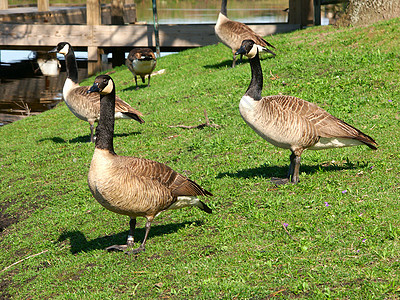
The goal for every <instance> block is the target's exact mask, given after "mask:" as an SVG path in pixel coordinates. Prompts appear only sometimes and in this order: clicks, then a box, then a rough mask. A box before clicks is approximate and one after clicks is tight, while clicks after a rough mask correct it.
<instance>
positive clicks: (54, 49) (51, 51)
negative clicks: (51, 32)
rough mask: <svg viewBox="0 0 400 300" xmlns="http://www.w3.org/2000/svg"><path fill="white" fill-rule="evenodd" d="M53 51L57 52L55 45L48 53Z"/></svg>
mask: <svg viewBox="0 0 400 300" xmlns="http://www.w3.org/2000/svg"><path fill="white" fill-rule="evenodd" d="M54 52H58V51H57V47H55V48H54V49H51V50H50V51H49V52H48V53H54Z"/></svg>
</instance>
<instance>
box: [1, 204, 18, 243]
mask: <svg viewBox="0 0 400 300" xmlns="http://www.w3.org/2000/svg"><path fill="white" fill-rule="evenodd" d="M10 205H11V203H10V202H4V203H0V238H1V237H2V235H3V234H4V230H5V229H6V228H7V227H8V226H10V225H12V224H14V223H17V222H18V220H19V216H18V215H10V214H8V213H6V212H5V211H6V210H7V208H8V207H9V206H10Z"/></svg>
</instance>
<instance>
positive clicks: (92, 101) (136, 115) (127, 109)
mask: <svg viewBox="0 0 400 300" xmlns="http://www.w3.org/2000/svg"><path fill="white" fill-rule="evenodd" d="M89 88H90V87H89V86H80V87H77V88H75V89H73V93H75V94H76V95H79V96H82V97H84V98H85V99H86V102H87V104H88V105H89V106H91V107H92V109H93V111H95V112H96V114H97V115H98V116H100V94H99V93H97V92H92V93H90V94H88V93H87V91H88V90H89ZM115 112H116V113H118V112H120V113H123V114H125V115H127V116H128V117H130V118H131V119H135V120H136V121H138V122H139V123H144V120H143V119H142V118H141V116H143V114H142V113H141V112H140V111H138V110H136V109H134V108H133V107H132V106H130V105H129V104H128V103H126V102H125V101H123V100H122V99H121V98H120V97H118V96H115ZM98 116H97V118H98Z"/></svg>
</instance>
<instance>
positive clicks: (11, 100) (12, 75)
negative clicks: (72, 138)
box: [0, 60, 87, 126]
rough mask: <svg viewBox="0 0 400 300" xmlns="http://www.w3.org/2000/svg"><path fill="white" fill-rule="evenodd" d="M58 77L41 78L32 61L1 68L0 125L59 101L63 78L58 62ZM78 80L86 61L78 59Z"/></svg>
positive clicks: (84, 75)
mask: <svg viewBox="0 0 400 300" xmlns="http://www.w3.org/2000/svg"><path fill="white" fill-rule="evenodd" d="M60 63H61V71H60V74H59V75H58V76H55V77H53V76H43V75H42V73H41V71H40V69H39V66H38V64H37V62H36V61H34V60H22V61H19V62H15V63H7V64H5V63H2V64H1V65H0V126H2V125H6V124H9V123H11V122H14V121H17V120H19V119H22V118H24V117H27V116H30V115H35V114H39V113H41V112H43V111H46V110H48V109H51V108H53V107H54V106H56V105H57V104H58V103H59V102H60V101H62V88H63V85H64V81H65V79H66V73H65V63H64V61H61V62H60ZM78 67H80V71H79V78H81V79H83V78H85V77H87V62H86V61H82V60H80V61H79V63H78Z"/></svg>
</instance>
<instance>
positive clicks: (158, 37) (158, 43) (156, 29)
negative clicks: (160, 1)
mask: <svg viewBox="0 0 400 300" xmlns="http://www.w3.org/2000/svg"><path fill="white" fill-rule="evenodd" d="M153 24H154V36H155V40H156V54H157V58H159V57H160V36H159V33H158V14H157V0H153Z"/></svg>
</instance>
